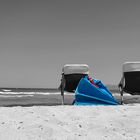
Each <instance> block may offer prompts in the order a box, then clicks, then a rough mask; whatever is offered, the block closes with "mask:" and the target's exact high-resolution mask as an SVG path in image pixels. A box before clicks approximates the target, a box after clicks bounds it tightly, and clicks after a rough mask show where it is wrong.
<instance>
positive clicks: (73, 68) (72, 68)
mask: <svg viewBox="0 0 140 140" xmlns="http://www.w3.org/2000/svg"><path fill="white" fill-rule="evenodd" d="M62 73H64V75H67V74H89V66H88V65H86V64H66V65H64V67H63V69H62Z"/></svg>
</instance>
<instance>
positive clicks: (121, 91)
mask: <svg viewBox="0 0 140 140" xmlns="http://www.w3.org/2000/svg"><path fill="white" fill-rule="evenodd" d="M120 94H121V105H122V104H124V102H123V100H124V99H123V89H121V90H120Z"/></svg>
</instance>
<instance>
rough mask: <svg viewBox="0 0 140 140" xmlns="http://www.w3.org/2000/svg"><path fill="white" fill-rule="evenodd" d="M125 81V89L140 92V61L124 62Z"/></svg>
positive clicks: (133, 92)
mask: <svg viewBox="0 0 140 140" xmlns="http://www.w3.org/2000/svg"><path fill="white" fill-rule="evenodd" d="M123 76H124V81H125V87H124V91H126V92H128V93H130V94H140V62H126V63H124V64H123Z"/></svg>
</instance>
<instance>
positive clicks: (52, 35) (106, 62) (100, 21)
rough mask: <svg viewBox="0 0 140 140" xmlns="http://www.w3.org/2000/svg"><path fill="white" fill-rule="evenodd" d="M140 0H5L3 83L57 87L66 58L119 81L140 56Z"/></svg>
mask: <svg viewBox="0 0 140 140" xmlns="http://www.w3.org/2000/svg"><path fill="white" fill-rule="evenodd" d="M139 13H140V1H138V0H133V1H132V0H12V1H11V0H0V87H16V88H56V87H58V86H59V84H60V79H61V72H62V67H63V66H64V65H65V64H75V63H79V64H88V65H89V68H90V76H92V77H93V78H95V79H100V80H102V81H103V83H105V84H115V85H116V84H118V83H119V81H120V79H121V76H122V64H123V63H124V62H126V61H139V60H140V55H139V53H140V46H139V45H140V16H139Z"/></svg>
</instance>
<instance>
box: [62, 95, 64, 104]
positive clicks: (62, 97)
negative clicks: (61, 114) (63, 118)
mask: <svg viewBox="0 0 140 140" xmlns="http://www.w3.org/2000/svg"><path fill="white" fill-rule="evenodd" d="M62 105H64V94H63V95H62Z"/></svg>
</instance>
